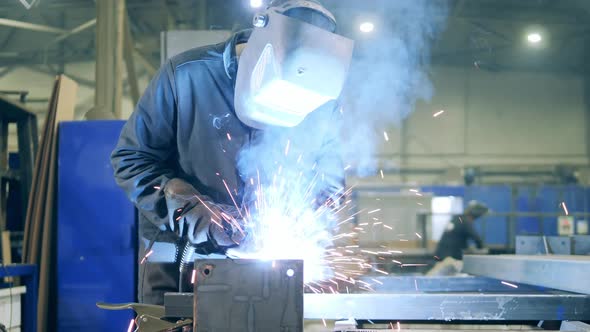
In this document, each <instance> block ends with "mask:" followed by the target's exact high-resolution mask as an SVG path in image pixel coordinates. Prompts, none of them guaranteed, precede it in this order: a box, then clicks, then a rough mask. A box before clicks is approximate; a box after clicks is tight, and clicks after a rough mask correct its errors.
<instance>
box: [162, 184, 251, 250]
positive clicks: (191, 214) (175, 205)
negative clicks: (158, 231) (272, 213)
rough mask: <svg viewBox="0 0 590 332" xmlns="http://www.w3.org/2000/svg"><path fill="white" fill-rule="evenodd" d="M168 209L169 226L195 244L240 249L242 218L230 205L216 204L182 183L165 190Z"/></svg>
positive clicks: (242, 229)
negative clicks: (237, 247)
mask: <svg viewBox="0 0 590 332" xmlns="http://www.w3.org/2000/svg"><path fill="white" fill-rule="evenodd" d="M164 192H165V194H166V205H167V206H168V225H169V227H170V230H171V231H173V232H176V233H177V234H178V235H179V236H181V237H182V236H184V235H185V230H186V236H187V237H188V239H189V241H190V242H191V243H193V244H201V243H205V242H208V241H209V242H212V244H213V245H214V246H215V247H218V248H229V247H232V246H236V245H238V244H239V243H240V242H241V240H242V239H243V238H244V237H245V230H244V222H243V218H242V216H241V214H240V212H239V211H238V209H237V208H236V207H234V206H231V205H226V204H216V203H214V202H212V200H211V199H210V198H209V197H207V196H205V195H201V194H199V193H198V192H197V190H196V189H195V188H194V187H193V186H192V185H190V184H189V183H187V182H185V181H184V180H181V179H172V180H170V181H168V183H167V184H166V187H165V189H164Z"/></svg>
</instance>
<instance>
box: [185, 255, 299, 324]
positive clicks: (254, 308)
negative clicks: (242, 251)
mask: <svg viewBox="0 0 590 332" xmlns="http://www.w3.org/2000/svg"><path fill="white" fill-rule="evenodd" d="M194 271H195V272H194V280H195V287H194V289H195V290H194V294H195V304H194V310H195V312H194V317H195V322H196V325H195V327H194V329H195V331H198V332H212V331H214V332H241V331H244V332H246V331H257V332H277V331H288V332H302V331H303V261H301V260H276V261H263V260H250V259H236V260H232V259H222V260H216V259H197V260H196V261H195V270H194Z"/></svg>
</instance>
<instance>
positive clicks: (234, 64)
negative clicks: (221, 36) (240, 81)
mask: <svg viewBox="0 0 590 332" xmlns="http://www.w3.org/2000/svg"><path fill="white" fill-rule="evenodd" d="M251 34H252V29H247V30H242V31H238V32H236V33H235V34H233V35H232V36H231V37H230V38H229V39H228V40H227V42H226V43H225V50H224V51H223V64H224V66H225V73H226V74H227V77H228V78H229V79H230V80H232V81H235V79H236V75H237V73H238V57H237V55H236V45H237V44H241V43H245V42H247V41H248V39H250V35H251Z"/></svg>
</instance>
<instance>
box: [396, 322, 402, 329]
mask: <svg viewBox="0 0 590 332" xmlns="http://www.w3.org/2000/svg"><path fill="white" fill-rule="evenodd" d="M401 329H402V327H401V325H400V323H399V322H397V330H398V331H400V330H401Z"/></svg>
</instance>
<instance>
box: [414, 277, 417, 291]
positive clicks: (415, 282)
mask: <svg viewBox="0 0 590 332" xmlns="http://www.w3.org/2000/svg"><path fill="white" fill-rule="evenodd" d="M414 288H416V290H418V280H416V279H414Z"/></svg>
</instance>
